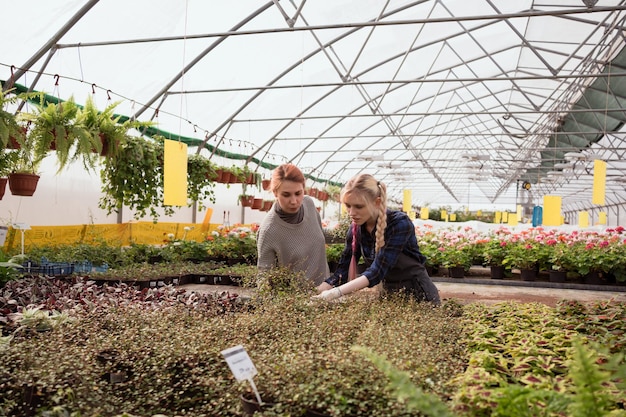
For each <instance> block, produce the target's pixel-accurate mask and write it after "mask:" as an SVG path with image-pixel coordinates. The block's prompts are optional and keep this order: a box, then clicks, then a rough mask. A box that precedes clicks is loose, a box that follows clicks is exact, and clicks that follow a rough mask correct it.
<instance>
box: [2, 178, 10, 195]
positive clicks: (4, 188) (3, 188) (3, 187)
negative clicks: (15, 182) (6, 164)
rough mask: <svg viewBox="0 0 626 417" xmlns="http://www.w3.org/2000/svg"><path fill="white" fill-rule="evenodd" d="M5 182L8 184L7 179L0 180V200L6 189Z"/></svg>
mask: <svg viewBox="0 0 626 417" xmlns="http://www.w3.org/2000/svg"><path fill="white" fill-rule="evenodd" d="M7 182H9V179H8V178H0V200H2V197H4V192H5V191H6V189H7Z"/></svg>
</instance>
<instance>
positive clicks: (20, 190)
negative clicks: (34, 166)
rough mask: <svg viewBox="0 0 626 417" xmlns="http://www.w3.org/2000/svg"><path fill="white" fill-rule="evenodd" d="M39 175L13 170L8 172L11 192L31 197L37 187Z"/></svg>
mask: <svg viewBox="0 0 626 417" xmlns="http://www.w3.org/2000/svg"><path fill="white" fill-rule="evenodd" d="M38 182H39V175H37V174H26V173H21V172H14V173H12V174H9V189H10V190H11V194H13V195H20V196H24V197H31V196H32V195H33V194H34V193H35V190H36V189H37V183H38Z"/></svg>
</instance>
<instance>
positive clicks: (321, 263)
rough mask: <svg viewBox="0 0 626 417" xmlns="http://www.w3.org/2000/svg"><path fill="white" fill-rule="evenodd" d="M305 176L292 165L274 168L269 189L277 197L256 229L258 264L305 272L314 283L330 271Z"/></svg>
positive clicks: (322, 279)
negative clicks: (307, 192)
mask: <svg viewBox="0 0 626 417" xmlns="http://www.w3.org/2000/svg"><path fill="white" fill-rule="evenodd" d="M305 183H306V179H305V178H304V175H303V174H302V171H300V169H299V168H298V167H296V166H295V165H293V164H283V165H280V166H278V167H277V168H275V169H274V171H272V179H271V182H270V190H271V191H272V192H273V193H274V196H275V197H276V202H275V203H274V205H273V206H272V209H271V210H270V211H269V212H268V214H267V215H266V216H265V218H264V219H263V221H262V222H261V225H260V227H259V231H258V232H257V251H258V261H257V266H258V268H259V272H261V273H263V272H264V271H267V270H269V269H271V268H273V267H276V266H281V267H288V268H291V269H293V270H294V271H298V272H300V271H302V272H304V275H305V277H306V278H307V279H309V280H310V281H311V283H312V284H313V285H315V286H317V285H320V284H321V283H322V282H323V281H324V279H325V278H326V277H328V275H329V274H330V271H329V269H328V262H327V260H326V246H325V241H324V229H323V227H322V220H321V218H320V215H319V213H318V211H317V209H316V208H315V203H314V202H313V199H312V198H311V197H309V196H306V195H304V188H305Z"/></svg>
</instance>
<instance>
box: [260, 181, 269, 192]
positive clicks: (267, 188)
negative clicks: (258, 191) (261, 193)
mask: <svg viewBox="0 0 626 417" xmlns="http://www.w3.org/2000/svg"><path fill="white" fill-rule="evenodd" d="M271 183H272V180H262V181H261V186H262V187H263V189H264V190H265V191H267V190H269V189H270V184H271Z"/></svg>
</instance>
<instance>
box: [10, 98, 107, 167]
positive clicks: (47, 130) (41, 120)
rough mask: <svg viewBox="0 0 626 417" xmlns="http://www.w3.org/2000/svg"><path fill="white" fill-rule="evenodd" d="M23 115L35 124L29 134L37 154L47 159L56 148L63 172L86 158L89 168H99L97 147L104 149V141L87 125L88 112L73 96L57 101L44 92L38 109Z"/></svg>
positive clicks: (86, 165)
mask: <svg viewBox="0 0 626 417" xmlns="http://www.w3.org/2000/svg"><path fill="white" fill-rule="evenodd" d="M20 117H21V118H22V119H23V120H25V121H27V122H30V124H31V130H30V132H29V135H30V136H31V137H32V139H33V145H34V148H33V149H34V153H35V156H36V158H40V159H43V158H44V157H45V156H46V155H47V153H48V152H49V151H51V150H54V151H56V157H57V160H58V168H59V172H60V171H62V170H63V169H64V168H65V167H66V166H67V164H68V163H70V162H72V161H76V160H82V162H83V165H84V166H85V168H86V169H88V170H91V169H94V168H95V166H96V163H97V161H98V158H97V154H94V150H96V151H97V152H100V150H101V149H102V143H101V142H100V140H99V137H98V136H97V134H95V133H94V132H93V130H91V129H90V128H89V127H87V126H86V125H85V123H84V115H83V114H82V113H81V110H80V107H79V106H78V104H76V102H75V101H74V98H73V97H70V98H69V99H68V100H67V101H62V102H61V101H59V102H58V103H53V102H49V101H46V100H45V97H44V96H41V98H40V100H39V103H37V104H36V105H35V110H34V112H32V113H21V115H20Z"/></svg>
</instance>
